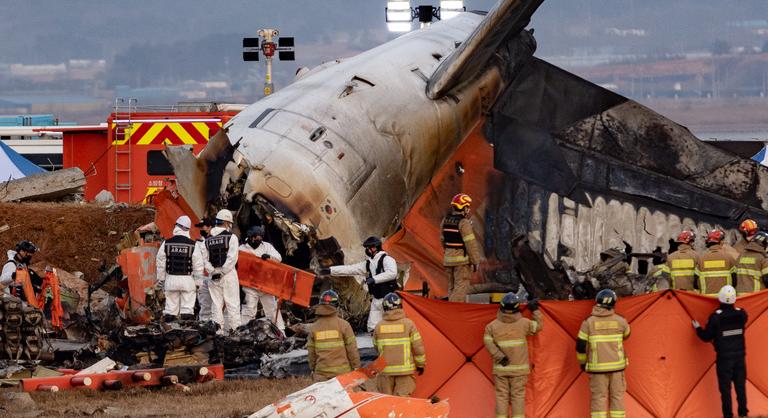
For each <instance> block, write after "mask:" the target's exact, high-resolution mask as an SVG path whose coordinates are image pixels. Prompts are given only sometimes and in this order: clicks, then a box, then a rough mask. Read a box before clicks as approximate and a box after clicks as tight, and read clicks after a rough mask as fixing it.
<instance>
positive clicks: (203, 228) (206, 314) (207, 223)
mask: <svg viewBox="0 0 768 418" xmlns="http://www.w3.org/2000/svg"><path fill="white" fill-rule="evenodd" d="M195 227H196V228H198V229H199V230H200V238H198V239H197V241H195V251H197V252H199V253H200V254H201V255H202V254H203V248H205V238H206V237H208V235H210V232H211V228H212V227H213V221H212V220H211V219H210V218H205V219H203V220H201V221H200V222H199V223H196V224H195ZM209 282H210V278H208V276H207V275H206V273H205V260H203V271H202V272H201V273H200V275H199V276H195V285H196V286H197V304H198V305H199V306H200V312H198V319H199V320H200V322H206V321H210V320H211V292H210V290H208V284H209Z"/></svg>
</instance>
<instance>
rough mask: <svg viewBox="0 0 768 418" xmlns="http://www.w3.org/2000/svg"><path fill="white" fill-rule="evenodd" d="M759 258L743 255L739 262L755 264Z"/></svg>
mask: <svg viewBox="0 0 768 418" xmlns="http://www.w3.org/2000/svg"><path fill="white" fill-rule="evenodd" d="M756 261H757V260H756V259H755V257H741V258H739V264H755V262H756Z"/></svg>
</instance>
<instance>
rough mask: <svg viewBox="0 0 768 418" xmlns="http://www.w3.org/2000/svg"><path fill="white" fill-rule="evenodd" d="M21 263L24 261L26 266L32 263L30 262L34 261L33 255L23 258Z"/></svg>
mask: <svg viewBox="0 0 768 418" xmlns="http://www.w3.org/2000/svg"><path fill="white" fill-rule="evenodd" d="M21 261H22V262H23V263H24V264H29V262H30V261H32V256H31V255H28V256H26V257H22V258H21Z"/></svg>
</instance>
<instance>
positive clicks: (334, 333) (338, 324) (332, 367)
mask: <svg viewBox="0 0 768 418" xmlns="http://www.w3.org/2000/svg"><path fill="white" fill-rule="evenodd" d="M321 306H323V305H321ZM307 351H308V355H309V359H308V360H309V366H310V368H312V371H313V372H314V373H317V374H320V375H325V376H329V377H330V376H337V375H340V374H343V373H347V372H349V371H352V369H356V368H358V367H360V355H359V353H358V351H357V342H356V340H355V334H354V333H353V331H352V327H351V326H350V325H349V323H348V322H346V321H344V320H343V319H341V318H339V317H337V316H336V313H335V310H334V311H333V312H332V313H331V314H330V315H323V316H320V317H319V318H318V319H317V321H315V323H314V324H312V327H311V328H310V330H309V339H308V341H307Z"/></svg>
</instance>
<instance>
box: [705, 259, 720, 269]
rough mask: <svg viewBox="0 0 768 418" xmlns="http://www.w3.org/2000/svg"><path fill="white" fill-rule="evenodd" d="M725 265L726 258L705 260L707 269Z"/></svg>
mask: <svg viewBox="0 0 768 418" xmlns="http://www.w3.org/2000/svg"><path fill="white" fill-rule="evenodd" d="M722 267H725V260H706V261H704V268H705V269H716V268H722Z"/></svg>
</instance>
